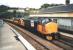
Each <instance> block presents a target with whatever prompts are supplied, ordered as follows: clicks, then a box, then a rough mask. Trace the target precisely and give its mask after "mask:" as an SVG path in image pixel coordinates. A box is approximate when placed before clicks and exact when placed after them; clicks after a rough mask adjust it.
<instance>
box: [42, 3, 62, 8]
mask: <svg viewBox="0 0 73 50" xmlns="http://www.w3.org/2000/svg"><path fill="white" fill-rule="evenodd" d="M60 5H63V4H47V3H45V4H43V5H41V8H47V7H53V6H60Z"/></svg>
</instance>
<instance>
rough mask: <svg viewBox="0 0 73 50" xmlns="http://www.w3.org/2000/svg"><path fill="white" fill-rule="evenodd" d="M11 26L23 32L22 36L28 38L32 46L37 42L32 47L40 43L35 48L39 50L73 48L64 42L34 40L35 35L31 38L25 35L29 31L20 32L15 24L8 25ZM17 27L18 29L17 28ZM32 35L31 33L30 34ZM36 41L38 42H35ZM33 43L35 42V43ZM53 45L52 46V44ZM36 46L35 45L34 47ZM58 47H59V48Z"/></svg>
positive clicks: (70, 49)
mask: <svg viewBox="0 0 73 50" xmlns="http://www.w3.org/2000/svg"><path fill="white" fill-rule="evenodd" d="M8 24H9V25H10V26H12V27H13V28H14V29H16V30H17V31H18V32H20V33H21V32H22V33H21V34H22V36H24V38H26V39H28V41H29V42H30V43H31V44H32V41H33V40H34V41H37V42H35V43H33V44H32V45H33V46H35V45H37V43H38V45H37V46H38V47H36V46H35V48H37V50H72V49H73V48H72V47H71V46H69V45H67V44H65V43H64V42H63V40H53V41H47V40H45V39H43V40H40V38H38V37H37V38H32V36H34V35H33V34H32V35H31V36H30V35H28V34H26V33H25V34H26V35H24V32H28V31H24V30H23V31H22V29H21V30H20V29H17V28H18V27H17V26H15V25H13V24H11V23H8ZM16 27H17V28H16ZM29 33H30V32H29ZM28 37H31V39H33V40H32V41H31V40H30V38H28ZM35 39H36V40H35ZM34 41H33V42H34ZM49 42H50V43H52V44H51V45H50V43H49ZM34 44H35V45H34ZM57 46H58V47H57ZM40 48H42V49H40Z"/></svg>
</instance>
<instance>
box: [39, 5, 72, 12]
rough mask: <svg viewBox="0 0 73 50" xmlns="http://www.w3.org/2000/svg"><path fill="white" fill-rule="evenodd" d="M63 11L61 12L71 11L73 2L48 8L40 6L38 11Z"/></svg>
mask: <svg viewBox="0 0 73 50" xmlns="http://www.w3.org/2000/svg"><path fill="white" fill-rule="evenodd" d="M61 12H62V13H63V12H67V13H68V12H73V4H69V5H61V6H54V7H48V8H42V9H41V10H40V13H61Z"/></svg>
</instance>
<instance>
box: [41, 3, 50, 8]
mask: <svg viewBox="0 0 73 50" xmlns="http://www.w3.org/2000/svg"><path fill="white" fill-rule="evenodd" d="M48 6H50V5H49V4H43V5H42V6H41V8H47V7H48Z"/></svg>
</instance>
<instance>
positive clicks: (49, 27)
mask: <svg viewBox="0 0 73 50" xmlns="http://www.w3.org/2000/svg"><path fill="white" fill-rule="evenodd" d="M12 22H14V23H16V24H18V25H21V26H23V27H24V28H26V29H29V30H32V31H34V32H37V31H38V32H39V33H40V35H41V34H42V35H43V36H45V37H46V39H48V40H55V39H58V38H59V37H60V34H59V32H58V24H57V23H56V22H54V20H52V19H49V18H29V19H27V20H23V19H16V20H13V21H12Z"/></svg>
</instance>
